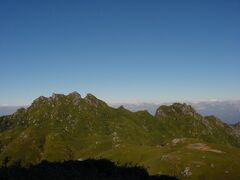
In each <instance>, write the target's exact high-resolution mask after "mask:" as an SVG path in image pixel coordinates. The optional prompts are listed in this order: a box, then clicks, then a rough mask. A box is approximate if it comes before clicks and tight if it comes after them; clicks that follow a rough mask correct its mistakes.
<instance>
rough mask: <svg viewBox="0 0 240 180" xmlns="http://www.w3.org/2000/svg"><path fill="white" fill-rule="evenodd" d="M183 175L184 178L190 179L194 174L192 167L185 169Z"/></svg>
mask: <svg viewBox="0 0 240 180" xmlns="http://www.w3.org/2000/svg"><path fill="white" fill-rule="evenodd" d="M181 174H182V175H183V176H184V177H189V176H191V175H192V172H191V169H190V167H185V169H184V170H183V171H182V172H181Z"/></svg>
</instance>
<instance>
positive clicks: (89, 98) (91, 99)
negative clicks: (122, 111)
mask: <svg viewBox="0 0 240 180" xmlns="http://www.w3.org/2000/svg"><path fill="white" fill-rule="evenodd" d="M84 99H85V101H86V102H87V103H88V104H91V105H93V106H95V107H97V106H99V105H106V103H105V102H103V101H101V100H99V99H97V98H96V97H95V96H94V95H92V94H90V93H88V94H87V96H86V97H85V98H84Z"/></svg>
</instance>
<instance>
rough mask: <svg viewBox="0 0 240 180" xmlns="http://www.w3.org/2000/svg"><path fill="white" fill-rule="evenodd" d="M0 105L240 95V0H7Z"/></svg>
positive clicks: (0, 30)
mask: <svg viewBox="0 0 240 180" xmlns="http://www.w3.org/2000/svg"><path fill="white" fill-rule="evenodd" d="M0 65H1V70H0V104H9V105H22V104H30V103H31V101H32V100H33V99H35V98H36V97H38V96H40V95H45V96H50V95H51V93H52V92H58V93H65V94H67V93H69V92H71V91H78V92H80V93H81V94H82V95H83V96H84V95H86V93H88V92H90V93H92V94H94V95H96V96H97V97H98V98H100V99H103V100H106V101H107V102H146V101H147V102H152V101H154V102H160V101H182V100H206V99H240V1H239V0H228V1H227V0H201V1H197V0H196V1H194V0H191V1H190V0H189V1H184V0H183V1H179V0H175V1H174V0H168V1H167V0H166V1H160V0H119V1H114V0H108V1H106V0H101V1H100V0H78V1H77V0H76V1H74V0H65V1H63V0H29V1H27V0H21V1H20V0H1V1H0Z"/></svg>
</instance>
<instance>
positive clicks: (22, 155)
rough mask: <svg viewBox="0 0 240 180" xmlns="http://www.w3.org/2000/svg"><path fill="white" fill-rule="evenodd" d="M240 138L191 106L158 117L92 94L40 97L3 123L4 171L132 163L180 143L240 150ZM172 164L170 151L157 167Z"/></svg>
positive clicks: (0, 158)
mask: <svg viewBox="0 0 240 180" xmlns="http://www.w3.org/2000/svg"><path fill="white" fill-rule="evenodd" d="M239 137H240V132H239V130H237V128H235V127H234V126H229V125H227V124H224V123H223V122H221V121H220V120H219V119H217V118H214V117H203V116H201V115H200V114H198V113H197V112H196V111H195V110H194V109H193V108H192V107H191V106H189V105H187V104H180V103H174V104H172V105H170V106H160V107H159V108H158V110H157V112H156V116H153V115H151V114H149V113H148V112H147V111H138V112H131V111H129V110H127V109H125V108H124V107H123V106H120V107H119V108H112V107H110V106H108V105H107V104H106V103H105V102H104V101H102V100H99V99H98V98H97V97H95V96H94V95H92V94H87V95H86V96H85V97H84V98H82V97H81V95H80V94H79V93H78V92H72V93H70V94H68V95H64V94H56V93H54V94H53V95H52V96H50V97H44V96H40V97H39V98H37V99H36V100H34V102H33V103H32V105H31V106H30V107H28V108H27V109H19V110H18V111H17V112H16V113H14V114H13V115H9V116H3V117H0V165H1V164H3V163H7V164H8V165H11V164H14V163H16V162H20V161H21V163H22V164H23V165H29V164H36V163H40V162H41V161H42V160H49V161H65V160H69V159H75V160H76V159H84V158H89V157H92V158H94V157H96V158H98V157H100V156H106V157H114V156H115V155H116V157H117V159H116V160H119V159H118V158H119V156H121V157H122V158H123V160H124V161H123V162H126V161H125V160H131V161H132V160H134V159H132V157H133V158H134V157H135V154H141V156H139V159H141V157H147V156H148V155H151V152H156V151H161V149H164V148H165V149H166V150H167V151H168V150H170V151H171V148H172V147H171V144H172V143H171V142H172V140H174V139H175V140H179V139H180V140H182V139H184V141H183V142H182V141H177V142H180V143H185V140H186V141H188V140H187V139H188V138H190V139H195V140H194V141H195V142H197V143H198V142H204V144H206V143H216V144H221V145H223V146H224V145H228V146H232V147H233V146H236V147H240V139H239ZM191 141H192V140H191ZM169 142H170V145H169ZM174 142H175V141H174ZM167 144H168V145H167ZM174 144H176V143H174ZM200 145H201V144H200ZM176 146H178V145H176ZM198 146H199V143H198ZM159 147H160V148H159ZM189 147H190V148H192V146H186V148H187V150H189ZM193 147H194V148H196V147H195V146H193ZM131 151H132V152H133V153H132V154H128V152H131ZM181 151H182V150H181ZM223 151H224V150H223ZM26 152H27V153H26ZM125 153H126V154H125ZM142 153H143V154H145V155H147V154H148V155H147V156H145V155H144V156H143V155H142ZM149 153H150V154H149ZM170 154H171V153H170ZM181 154H182V153H181ZM183 156H184V154H183ZM160 157H161V158H160ZM199 157H200V156H199ZM128 158H129V159H128ZM168 158H169V159H170V158H171V155H169V154H167V155H166V154H165V151H164V154H162V155H161V156H159V155H157V157H156V159H155V160H154V163H153V164H156V163H155V162H160V161H166V160H167V159H168ZM153 159H154V158H153ZM160 159H161V160H160Z"/></svg>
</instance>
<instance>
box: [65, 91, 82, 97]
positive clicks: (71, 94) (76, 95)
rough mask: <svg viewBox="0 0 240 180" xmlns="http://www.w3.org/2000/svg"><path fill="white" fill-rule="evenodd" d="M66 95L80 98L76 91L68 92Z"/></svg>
mask: <svg viewBox="0 0 240 180" xmlns="http://www.w3.org/2000/svg"><path fill="white" fill-rule="evenodd" d="M68 96H70V97H74V98H79V99H81V95H80V94H79V93H78V92H77V91H73V92H72V93H69V94H68Z"/></svg>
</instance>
